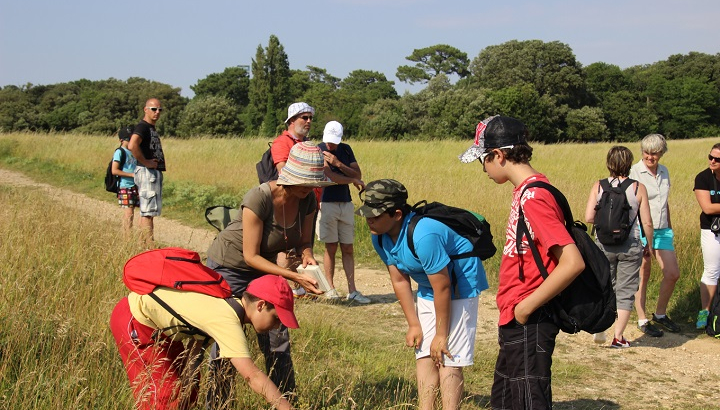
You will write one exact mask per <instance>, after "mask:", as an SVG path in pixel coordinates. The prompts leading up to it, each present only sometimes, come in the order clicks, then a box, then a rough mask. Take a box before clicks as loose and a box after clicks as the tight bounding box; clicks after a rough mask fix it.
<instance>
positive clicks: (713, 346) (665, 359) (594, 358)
mask: <svg viewBox="0 0 720 410" xmlns="http://www.w3.org/2000/svg"><path fill="white" fill-rule="evenodd" d="M0 184H2V185H12V186H26V187H27V186H31V187H36V188H38V189H41V190H43V191H44V192H46V193H47V194H48V195H49V196H52V197H59V198H61V200H62V203H65V204H69V205H70V206H72V207H74V208H76V209H77V210H78V211H79V212H83V213H85V214H87V215H88V216H90V217H93V218H99V219H103V220H109V219H114V218H117V217H118V208H117V206H116V205H114V204H111V203H106V202H103V201H99V200H95V199H91V198H88V197H86V196H84V195H81V194H76V193H72V192H69V191H67V190H62V189H57V188H55V187H53V186H51V185H48V184H42V183H36V182H34V181H33V180H31V179H29V178H27V177H25V176H24V175H23V174H21V173H18V172H13V171H7V170H3V169H0ZM215 233H216V232H215V231H212V230H210V229H193V228H189V227H187V226H184V225H182V224H179V223H177V222H175V221H172V220H168V219H165V218H162V217H159V218H156V220H155V235H156V239H157V240H158V241H159V242H162V243H167V244H170V245H172V246H182V247H186V248H189V249H194V250H197V251H199V252H201V253H202V252H204V251H205V250H206V249H207V248H208V246H209V244H210V242H211V241H212V239H213V238H214V236H215ZM317 256H318V258H320V256H319V255H317ZM336 277H337V280H336V286H337V287H338V289H341V290H344V289H347V286H346V283H345V282H344V275H343V273H342V272H338V273H337V274H336ZM356 281H357V284H358V288H360V289H361V290H362V291H363V293H365V294H367V295H368V296H370V298H371V299H373V301H374V302H380V303H373V304H372V305H371V306H369V307H368V308H369V309H377V310H382V311H388V310H394V309H396V310H397V312H395V313H394V314H398V315H401V313H400V311H399V308H398V307H397V306H395V305H394V303H392V302H394V301H395V298H394V295H393V292H392V288H391V286H390V283H389V280H388V278H387V273H386V272H385V271H382V270H375V269H367V268H363V267H358V268H357V270H356ZM479 305H480V312H479V318H480V319H479V323H478V344H481V345H483V346H494V345H495V344H496V320H497V308H496V307H495V301H494V295H492V294H489V293H484V294H483V295H482V296H481V298H480V303H479ZM386 313H387V312H386ZM625 337H626V338H628V340H630V341H631V343H632V345H633V347H632V348H630V349H623V350H615V349H610V348H607V347H605V346H597V345H595V344H594V343H593V342H592V338H591V336H589V335H588V334H586V333H580V334H577V335H567V334H564V333H561V334H560V336H559V337H558V346H557V349H556V353H555V357H556V358H564V359H567V360H568V361H569V362H576V361H577V359H578V358H579V361H577V363H578V364H580V365H591V366H592V367H593V369H594V372H595V374H596V375H597V378H596V379H595V380H593V382H592V383H591V384H588V383H584V384H573V383H569V385H570V386H571V387H569V388H568V387H567V386H566V387H565V388H564V389H554V392H553V393H554V399H555V401H556V403H557V405H556V408H560V409H575V408H582V409H590V408H605V409H618V408H631V409H651V408H678V409H680V408H683V409H684V408H688V407H690V406H696V407H693V408H697V409H716V408H719V407H720V405H718V404H717V403H719V402H720V394H718V389H717V382H718V380H720V341H717V340H713V339H711V338H709V337H706V336H703V335H700V333H699V332H696V331H694V330H692V329H691V328H690V327H689V326H685V327H684V333H680V334H670V333H667V332H666V333H665V336H664V337H661V338H649V337H646V336H644V335H643V334H642V333H641V332H640V331H638V330H637V328H636V327H635V326H634V325H633V323H631V324H630V325H629V326H628V329H627V331H626V333H625ZM569 371H571V370H569ZM578 397H585V398H588V397H589V398H591V400H588V399H582V400H577V398H578ZM619 403H622V405H620V404H619Z"/></svg>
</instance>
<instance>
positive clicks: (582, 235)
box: [516, 181, 617, 334]
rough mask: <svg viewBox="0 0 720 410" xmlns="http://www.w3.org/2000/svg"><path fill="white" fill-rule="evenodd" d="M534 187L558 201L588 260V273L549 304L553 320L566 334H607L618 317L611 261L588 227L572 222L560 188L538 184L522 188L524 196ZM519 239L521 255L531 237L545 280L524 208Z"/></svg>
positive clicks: (577, 278) (521, 215)
mask: <svg viewBox="0 0 720 410" xmlns="http://www.w3.org/2000/svg"><path fill="white" fill-rule="evenodd" d="M533 187H539V188H543V189H547V190H548V191H550V192H551V193H552V195H553V197H555V201H557V203H558V205H559V206H560V208H561V209H562V211H563V215H564V217H565V227H566V228H567V230H568V232H569V233H570V236H572V238H573V240H574V241H575V245H576V246H577V247H578V250H579V251H580V254H581V255H582V257H583V261H585V270H583V271H582V272H580V274H579V275H578V276H577V277H576V278H575V279H574V280H573V281H572V282H571V283H570V285H568V287H567V288H565V289H564V290H563V291H562V292H560V293H559V294H558V295H557V296H555V297H554V298H553V299H552V300H551V301H550V302H548V305H549V307H550V308H551V310H552V314H553V320H554V322H555V324H557V325H558V327H559V328H560V330H562V331H563V332H566V333H571V334H574V333H578V332H579V331H581V330H584V331H586V332H588V333H600V332H604V331H605V330H607V329H608V328H610V326H612V324H613V323H614V322H615V318H616V316H617V307H616V305H615V303H616V301H615V291H614V290H613V285H612V278H611V277H610V262H608V259H607V257H606V256H605V254H604V253H603V251H602V250H601V249H600V248H599V247H598V246H597V244H595V242H594V241H593V240H592V238H590V236H589V235H588V234H587V226H585V224H583V223H582V222H580V221H575V222H573V216H572V212H571V210H570V205H569V204H568V202H567V199H566V198H565V196H564V195H563V194H562V192H560V190H559V189H557V188H555V187H554V186H552V185H550V184H548V183H546V182H542V181H536V182H532V183H530V184H528V185H527V186H526V187H525V189H523V192H522V194H524V193H525V190H526V189H528V188H533ZM522 194H521V196H520V197H521V198H522ZM516 236H517V239H516V240H517V247H518V253H519V252H520V247H521V245H522V239H523V236H527V237H528V244H529V245H530V250H531V251H532V254H533V258H534V259H535V263H536V264H537V266H538V269H539V270H540V273H541V274H542V276H543V279H545V278H547V277H548V272H547V270H546V269H545V265H543V263H542V258H541V257H540V252H539V251H538V249H537V246H536V245H535V242H534V241H533V240H532V239H531V237H530V232H529V230H528V227H527V224H526V223H525V215H524V214H523V210H522V206H521V207H520V212H519V215H518V225H517V235H516ZM519 275H520V280H524V277H523V273H522V265H520V273H519Z"/></svg>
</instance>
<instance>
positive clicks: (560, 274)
mask: <svg viewBox="0 0 720 410" xmlns="http://www.w3.org/2000/svg"><path fill="white" fill-rule="evenodd" d="M550 252H552V254H553V256H555V257H556V258H557V260H558V264H557V266H556V267H555V269H554V270H553V271H552V272H551V273H550V274H549V275H548V277H547V279H545V280H544V281H543V282H542V284H541V285H540V286H538V288H537V289H535V291H534V292H533V293H531V294H530V296H528V297H527V298H525V299H523V300H522V301H521V302H520V303H518V304H517V306H515V320H517V321H518V322H519V323H521V324H525V323H526V322H527V320H528V317H530V315H531V314H532V313H533V312H534V311H536V310H537V309H538V308H539V307H540V306H542V305H544V304H546V303H547V302H548V301H549V300H550V299H552V298H554V297H555V296H557V294H558V293H560V292H562V290H563V289H565V288H566V287H567V286H568V285H569V284H570V283H571V282H572V281H573V279H575V278H576V277H577V276H578V275H579V274H580V272H582V271H583V269H585V262H584V261H583V259H582V255H581V254H580V251H579V250H578V248H577V246H575V244H574V243H571V244H568V245H563V246H559V245H555V246H553V247H551V248H550Z"/></svg>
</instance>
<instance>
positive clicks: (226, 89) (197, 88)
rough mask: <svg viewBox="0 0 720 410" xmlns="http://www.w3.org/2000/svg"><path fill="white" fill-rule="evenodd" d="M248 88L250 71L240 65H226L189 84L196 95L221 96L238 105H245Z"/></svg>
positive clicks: (247, 98)
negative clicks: (223, 68)
mask: <svg viewBox="0 0 720 410" xmlns="http://www.w3.org/2000/svg"><path fill="white" fill-rule="evenodd" d="M249 88H250V73H248V71H247V70H246V69H245V68H244V67H240V66H237V67H227V68H226V69H225V70H223V72H222V73H213V74H210V75H208V76H207V77H205V78H203V79H202V80H198V82H197V84H195V85H191V86H190V89H191V90H193V92H195V96H196V97H206V96H223V97H227V98H229V99H230V100H232V101H233V102H234V103H235V104H236V105H238V106H239V107H245V106H247V104H248V100H249V97H248V92H249V91H248V89H249Z"/></svg>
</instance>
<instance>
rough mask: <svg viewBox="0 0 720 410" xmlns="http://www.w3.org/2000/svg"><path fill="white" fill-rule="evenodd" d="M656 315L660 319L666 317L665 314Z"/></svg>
mask: <svg viewBox="0 0 720 410" xmlns="http://www.w3.org/2000/svg"><path fill="white" fill-rule="evenodd" d="M655 317H656V318H658V319H664V318H665V315H655Z"/></svg>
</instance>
